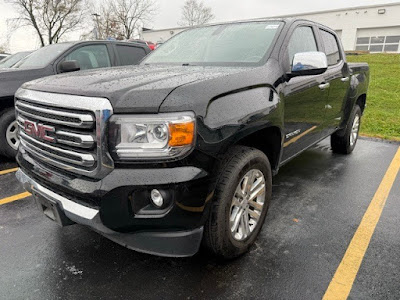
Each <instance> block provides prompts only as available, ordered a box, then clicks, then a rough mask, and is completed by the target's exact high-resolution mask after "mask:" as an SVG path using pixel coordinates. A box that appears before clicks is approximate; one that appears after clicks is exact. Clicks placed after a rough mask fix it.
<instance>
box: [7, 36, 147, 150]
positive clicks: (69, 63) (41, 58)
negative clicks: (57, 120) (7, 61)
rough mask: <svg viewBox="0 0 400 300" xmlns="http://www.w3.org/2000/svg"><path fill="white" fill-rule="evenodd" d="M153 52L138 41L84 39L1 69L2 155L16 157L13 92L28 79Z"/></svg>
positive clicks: (128, 60) (134, 60)
mask: <svg viewBox="0 0 400 300" xmlns="http://www.w3.org/2000/svg"><path fill="white" fill-rule="evenodd" d="M149 52H150V49H149V47H147V46H146V45H142V44H139V43H132V42H119V41H83V42H68V43H59V44H53V45H49V46H46V47H43V48H41V49H39V50H37V51H35V52H33V53H32V54H30V55H29V56H27V57H25V58H24V59H22V60H20V61H19V62H18V63H16V64H15V65H14V66H13V67H12V68H9V69H3V70H0V155H4V156H8V157H15V155H16V153H17V149H18V145H19V139H18V136H17V128H18V124H17V122H16V120H15V111H14V94H15V92H16V91H17V89H18V88H19V87H20V86H21V85H22V84H23V83H25V82H28V81H31V80H34V79H38V78H41V77H45V76H49V75H55V74H59V73H66V72H72V71H78V70H89V69H98V68H108V67H115V66H127V65H136V64H138V63H139V62H140V61H141V60H142V59H143V58H144V57H145V56H146V55H147V53H149Z"/></svg>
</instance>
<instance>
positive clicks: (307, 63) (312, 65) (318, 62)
mask: <svg viewBox="0 0 400 300" xmlns="http://www.w3.org/2000/svg"><path fill="white" fill-rule="evenodd" d="M327 69H328V59H327V58H326V55H325V53H323V52H301V53H296V54H295V55H294V57H293V63H292V70H291V72H290V74H288V75H289V76H290V77H296V76H307V75H319V74H323V73H325V71H326V70H327Z"/></svg>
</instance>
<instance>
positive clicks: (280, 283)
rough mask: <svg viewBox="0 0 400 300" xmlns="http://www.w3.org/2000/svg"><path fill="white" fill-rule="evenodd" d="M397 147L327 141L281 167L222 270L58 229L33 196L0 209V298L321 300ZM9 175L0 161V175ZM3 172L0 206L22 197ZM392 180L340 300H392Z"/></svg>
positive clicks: (395, 260)
mask: <svg viewBox="0 0 400 300" xmlns="http://www.w3.org/2000/svg"><path fill="white" fill-rule="evenodd" d="M398 147H399V145H398V144H390V143H385V142H378V141H371V140H365V139H362V140H359V141H358V145H357V147H356V149H355V151H354V153H353V154H352V155H349V156H343V155H335V154H332V152H331V150H330V149H329V143H328V140H325V141H323V142H321V143H320V144H318V146H317V147H315V148H312V149H310V150H308V151H306V152H304V153H303V154H301V155H300V156H299V157H297V158H295V159H294V160H292V161H291V162H289V163H288V164H287V165H285V166H284V167H282V168H281V170H280V172H279V174H278V175H277V176H276V177H275V178H274V181H273V199H272V202H271V206H270V210H269V214H268V216H267V219H266V223H265V225H264V227H263V230H262V231H261V234H260V236H259V238H258V240H257V242H256V244H255V246H254V247H252V249H251V251H250V252H249V253H248V254H246V255H244V256H243V257H241V258H239V259H236V260H234V261H230V262H225V263H222V262H218V261H216V260H215V259H213V258H210V257H208V256H207V255H206V254H204V253H200V254H197V255H196V256H195V257H192V258H184V259H182V258H180V259H171V258H160V257H155V256H150V255H146V254H140V253H137V252H134V251H131V250H128V249H125V248H123V247H122V246H119V245H117V244H115V243H113V242H111V241H109V240H107V239H106V238H104V237H102V236H100V235H98V234H97V233H94V232H92V231H90V230H89V229H87V228H85V227H84V226H80V225H74V226H69V227H66V228H60V227H58V226H57V225H56V224H54V223H52V222H51V221H50V220H48V219H47V218H45V217H44V216H43V215H42V214H41V213H40V212H39V211H38V210H37V208H36V205H35V204H34V202H33V199H32V197H28V198H25V199H22V200H18V201H14V202H11V203H7V204H4V205H1V206H0V299H202V298H207V299H225V298H229V299H244V298H245V299H321V298H322V296H323V295H324V293H325V291H326V289H327V287H328V285H329V283H330V281H331V280H332V277H333V274H334V273H335V271H336V269H337V267H338V265H339V263H340V261H341V260H342V258H343V255H344V253H345V251H346V249H347V246H348V245H349V243H350V241H351V239H352V237H353V235H354V232H355V231H356V230H357V227H358V225H359V223H360V221H361V219H362V217H363V215H364V213H365V211H366V209H367V207H368V205H369V203H370V202H371V199H372V198H373V196H374V194H375V192H376V190H377V188H378V186H379V184H380V182H381V180H382V178H383V176H384V174H385V172H386V170H387V168H388V166H389V164H390V163H391V161H392V159H393V156H394V155H395V153H396V151H397V149H398ZM12 167H15V164H13V163H12V162H5V161H2V162H1V163H0V169H2V170H3V169H8V168H12ZM22 192H23V189H22V188H21V187H20V185H19V184H18V182H17V180H16V179H15V174H14V173H10V174H6V175H1V176H0V199H3V198H5V197H9V196H12V195H15V194H18V193H22ZM399 229H400V175H398V176H397V178H396V180H395V183H394V185H393V188H392V190H391V193H390V195H389V197H388V199H387V202H386V206H385V207H384V209H383V213H382V216H381V218H380V221H379V223H378V225H377V227H376V230H375V233H374V235H373V237H372V240H371V242H370V244H369V248H368V250H367V252H366V255H365V257H364V260H363V263H362V265H361V268H360V270H359V273H358V275H357V278H356V280H355V282H354V285H353V288H352V290H351V293H350V296H349V299H399V298H400V279H399V277H400V230H399Z"/></svg>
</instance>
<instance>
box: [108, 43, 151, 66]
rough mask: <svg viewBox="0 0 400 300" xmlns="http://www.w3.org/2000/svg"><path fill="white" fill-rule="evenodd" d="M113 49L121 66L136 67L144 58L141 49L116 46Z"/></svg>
mask: <svg viewBox="0 0 400 300" xmlns="http://www.w3.org/2000/svg"><path fill="white" fill-rule="evenodd" d="M115 48H116V51H117V54H118V56H119V62H120V65H121V66H129V65H137V64H138V63H139V62H140V61H141V60H142V59H143V57H145V56H146V51H145V50H144V49H143V48H142V47H136V46H130V45H121V44H119V45H118V44H117V45H116V46H115Z"/></svg>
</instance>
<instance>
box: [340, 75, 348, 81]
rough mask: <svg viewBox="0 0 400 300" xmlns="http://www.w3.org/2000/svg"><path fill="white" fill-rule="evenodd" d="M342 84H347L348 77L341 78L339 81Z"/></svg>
mask: <svg viewBox="0 0 400 300" xmlns="http://www.w3.org/2000/svg"><path fill="white" fill-rule="evenodd" d="M340 80H341V81H342V82H347V81H349V80H350V78H349V76H347V77H343V78H342V79H340Z"/></svg>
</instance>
